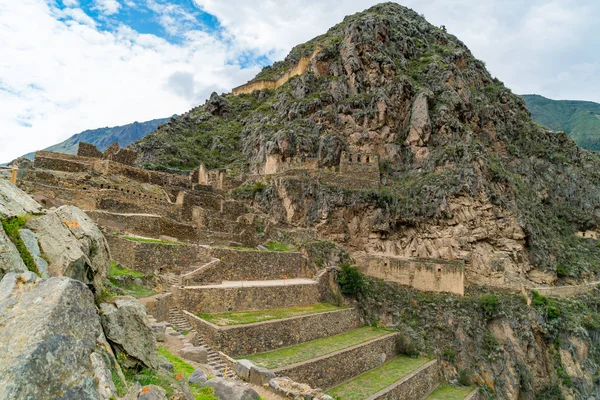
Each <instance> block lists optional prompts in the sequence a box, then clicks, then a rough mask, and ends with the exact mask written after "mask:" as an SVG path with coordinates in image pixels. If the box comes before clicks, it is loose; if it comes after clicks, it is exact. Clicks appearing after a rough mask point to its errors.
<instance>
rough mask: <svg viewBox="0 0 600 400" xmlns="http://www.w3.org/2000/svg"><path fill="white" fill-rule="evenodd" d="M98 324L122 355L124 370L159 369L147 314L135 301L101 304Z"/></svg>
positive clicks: (127, 298) (121, 298)
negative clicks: (127, 368) (126, 368)
mask: <svg viewBox="0 0 600 400" xmlns="http://www.w3.org/2000/svg"><path fill="white" fill-rule="evenodd" d="M100 320H101V322H102V326H103V327H104V333H105V334H106V338H107V339H108V341H109V342H110V343H111V344H112V345H113V347H114V348H115V349H116V351H117V353H121V354H124V355H125V356H126V357H124V360H123V361H122V364H123V366H125V367H130V368H131V367H136V366H140V365H141V366H146V367H149V368H158V358H157V354H156V352H157V348H158V347H157V345H156V339H155V338H154V333H153V332H152V327H151V325H150V321H149V319H148V315H146V310H145V309H144V306H142V305H141V304H140V303H139V302H138V301H137V300H136V299H134V298H133V297H130V296H119V297H112V298H110V299H108V300H107V301H106V302H105V303H102V304H100Z"/></svg>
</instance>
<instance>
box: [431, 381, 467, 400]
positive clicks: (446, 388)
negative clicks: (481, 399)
mask: <svg viewBox="0 0 600 400" xmlns="http://www.w3.org/2000/svg"><path fill="white" fill-rule="evenodd" d="M473 389H474V388H472V387H469V386H451V385H449V384H447V383H442V384H441V385H440V386H438V388H437V389H435V390H434V391H433V393H431V394H430V395H429V396H428V397H427V399H426V400H462V399H464V398H465V397H467V396H468V395H469V393H471V392H472V391H473Z"/></svg>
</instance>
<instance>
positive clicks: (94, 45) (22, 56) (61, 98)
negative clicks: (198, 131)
mask: <svg viewBox="0 0 600 400" xmlns="http://www.w3.org/2000/svg"><path fill="white" fill-rule="evenodd" d="M77 10H78V9H77ZM74 13H75V12H69V13H68V14H69V15H71V16H72V14H73V15H74ZM57 17H60V18H66V14H65V13H64V12H62V11H59V10H55V9H52V8H50V7H49V6H48V5H47V4H46V3H45V2H44V0H20V1H19V2H18V3H17V2H9V3H2V4H0V47H1V48H2V49H3V58H2V60H10V63H8V62H4V61H0V105H1V107H0V126H2V130H1V131H0V137H1V140H2V146H0V160H2V161H9V160H10V159H12V158H15V157H17V156H19V155H21V154H24V153H27V152H30V151H34V150H37V149H41V148H44V147H47V146H49V145H52V144H54V143H57V142H59V141H61V140H64V139H66V138H67V137H69V136H71V135H73V134H74V133H77V132H80V131H83V130H85V129H90V128H97V127H102V126H112V125H121V124H127V123H130V122H133V121H136V120H137V121H146V120H149V119H153V118H160V117H165V116H169V115H172V114H180V113H183V112H185V111H186V110H189V109H190V108H192V107H193V106H195V105H197V104H198V103H199V102H201V101H202V99H203V98H206V97H207V96H208V95H210V92H211V91H212V90H217V91H229V90H230V89H231V88H232V87H234V86H236V85H237V84H239V83H240V82H245V81H246V80H248V79H250V78H251V77H252V76H254V75H255V74H256V73H257V72H258V70H257V69H254V70H242V69H241V68H240V67H239V66H238V65H236V64H235V63H233V64H232V63H231V61H232V60H234V59H235V55H234V54H232V53H231V52H230V49H229V48H228V46H227V45H225V44H223V43H221V42H219V41H218V40H217V39H215V38H214V37H212V36H210V35H208V34H206V33H203V32H198V31H197V32H188V34H187V35H186V37H185V39H184V40H183V43H181V44H180V45H173V44H170V43H168V42H167V41H165V40H163V39H161V38H158V37H156V36H154V35H142V34H139V33H138V32H136V31H134V30H132V29H130V28H128V27H126V26H123V25H122V26H120V27H119V28H118V29H117V31H116V32H112V33H111V32H106V31H101V30H98V29H97V28H95V27H94V26H91V25H90V24H86V23H81V22H79V21H78V20H77V19H69V20H67V21H66V22H61V21H60V20H58V19H57ZM31 26H35V27H36V29H35V30H34V29H30V27H31ZM180 71H184V72H186V73H188V74H189V75H188V76H190V77H192V79H189V80H188V81H187V82H183V83H182V82H181V80H176V81H175V86H174V87H171V86H170V85H169V81H171V83H172V84H173V76H174V74H176V73H177V72H180ZM175 76H176V75H175ZM183 84H189V85H191V86H192V87H191V88H184V89H185V90H183V91H182V86H181V85H183ZM177 85H179V86H177Z"/></svg>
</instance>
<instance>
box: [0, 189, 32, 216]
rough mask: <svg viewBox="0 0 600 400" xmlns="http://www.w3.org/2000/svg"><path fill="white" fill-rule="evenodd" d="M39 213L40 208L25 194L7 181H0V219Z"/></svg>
mask: <svg viewBox="0 0 600 400" xmlns="http://www.w3.org/2000/svg"><path fill="white" fill-rule="evenodd" d="M41 212H42V206H41V205H39V204H38V203H37V202H36V201H35V200H33V199H32V198H31V197H30V196H29V195H28V194H27V193H25V192H24V191H22V190H21V189H19V188H18V187H16V186H15V185H13V184H12V183H10V182H9V181H7V180H4V179H0V218H2V219H6V218H14V217H18V216H21V215H26V214H38V213H41Z"/></svg>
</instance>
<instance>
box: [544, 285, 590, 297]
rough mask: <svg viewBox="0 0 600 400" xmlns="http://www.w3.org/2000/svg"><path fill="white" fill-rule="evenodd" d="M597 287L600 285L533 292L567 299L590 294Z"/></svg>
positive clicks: (557, 287)
mask: <svg viewBox="0 0 600 400" xmlns="http://www.w3.org/2000/svg"><path fill="white" fill-rule="evenodd" d="M598 285H600V282H592V283H587V284H583V285H577V286H554V287H553V286H548V287H538V288H535V289H533V290H535V291H537V292H538V293H539V294H541V295H542V296H549V297H562V298H568V297H575V296H579V295H582V294H585V293H588V292H591V291H592V290H594V289H596V288H597V287H598Z"/></svg>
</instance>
